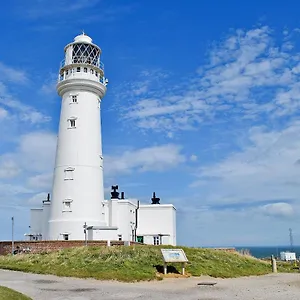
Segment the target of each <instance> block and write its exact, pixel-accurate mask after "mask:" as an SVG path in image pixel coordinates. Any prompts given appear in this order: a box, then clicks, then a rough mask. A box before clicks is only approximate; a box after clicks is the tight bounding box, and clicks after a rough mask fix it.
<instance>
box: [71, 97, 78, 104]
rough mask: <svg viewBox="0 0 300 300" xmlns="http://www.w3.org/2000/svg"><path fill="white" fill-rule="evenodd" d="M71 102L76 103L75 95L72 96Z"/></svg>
mask: <svg viewBox="0 0 300 300" xmlns="http://www.w3.org/2000/svg"><path fill="white" fill-rule="evenodd" d="M72 102H73V103H77V95H73V96H72Z"/></svg>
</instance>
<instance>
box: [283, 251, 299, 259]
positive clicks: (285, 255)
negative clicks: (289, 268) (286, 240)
mask: <svg viewBox="0 0 300 300" xmlns="http://www.w3.org/2000/svg"><path fill="white" fill-rule="evenodd" d="M280 260H283V261H296V253H295V252H289V251H282V252H280Z"/></svg>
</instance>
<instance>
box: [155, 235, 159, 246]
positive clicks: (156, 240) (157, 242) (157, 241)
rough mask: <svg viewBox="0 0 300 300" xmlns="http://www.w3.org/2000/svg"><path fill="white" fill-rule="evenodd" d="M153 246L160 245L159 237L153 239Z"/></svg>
mask: <svg viewBox="0 0 300 300" xmlns="http://www.w3.org/2000/svg"><path fill="white" fill-rule="evenodd" d="M153 245H160V238H159V236H154V237H153Z"/></svg>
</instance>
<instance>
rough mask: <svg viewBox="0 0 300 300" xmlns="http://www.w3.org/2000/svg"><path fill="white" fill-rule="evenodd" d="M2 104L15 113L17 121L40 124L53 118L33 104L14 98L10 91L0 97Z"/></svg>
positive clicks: (12, 113)
mask: <svg viewBox="0 0 300 300" xmlns="http://www.w3.org/2000/svg"><path fill="white" fill-rule="evenodd" d="M0 105H3V106H4V107H6V108H8V109H10V110H11V112H10V114H11V115H14V116H15V117H16V118H17V121H21V122H29V123H30V124H38V123H47V122H49V121H50V120H51V117H49V116H47V115H44V114H43V113H42V112H39V111H37V110H36V109H35V108H34V107H32V106H29V105H25V104H22V103H21V102H20V101H18V100H15V99H13V98H12V97H11V96H10V95H9V94H8V93H6V94H5V95H4V96H1V97H0ZM2 109H3V108H2Z"/></svg>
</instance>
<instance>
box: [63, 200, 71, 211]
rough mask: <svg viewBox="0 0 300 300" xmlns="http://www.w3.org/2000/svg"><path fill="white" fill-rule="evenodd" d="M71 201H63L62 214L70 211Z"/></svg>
mask: <svg viewBox="0 0 300 300" xmlns="http://www.w3.org/2000/svg"><path fill="white" fill-rule="evenodd" d="M71 205H72V200H71V199H66V200H64V201H63V212H71V211H72V207H71Z"/></svg>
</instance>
